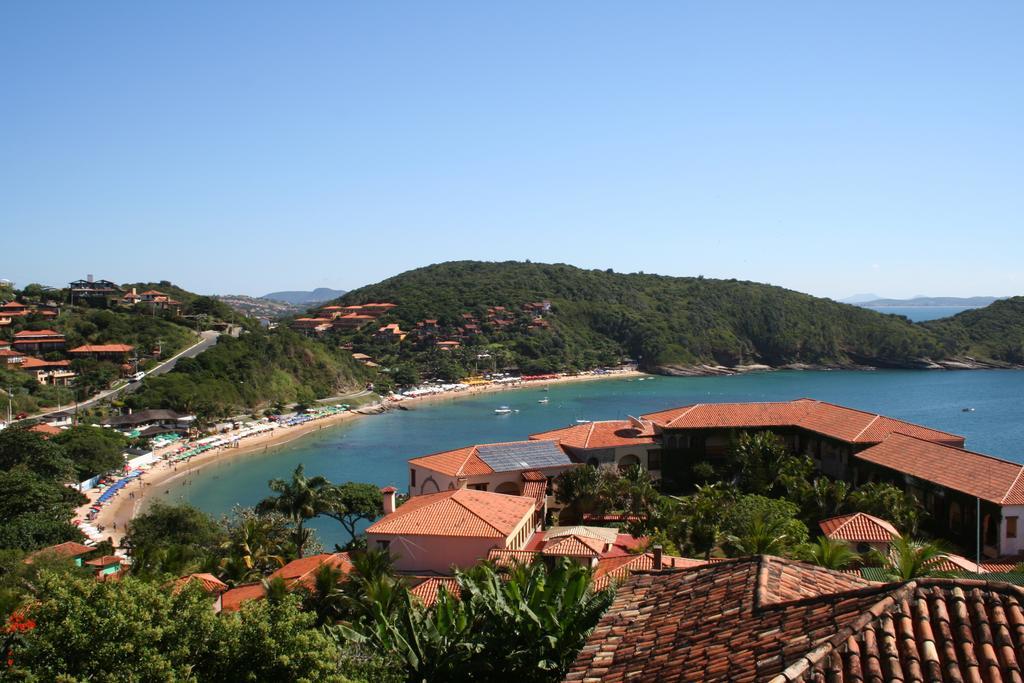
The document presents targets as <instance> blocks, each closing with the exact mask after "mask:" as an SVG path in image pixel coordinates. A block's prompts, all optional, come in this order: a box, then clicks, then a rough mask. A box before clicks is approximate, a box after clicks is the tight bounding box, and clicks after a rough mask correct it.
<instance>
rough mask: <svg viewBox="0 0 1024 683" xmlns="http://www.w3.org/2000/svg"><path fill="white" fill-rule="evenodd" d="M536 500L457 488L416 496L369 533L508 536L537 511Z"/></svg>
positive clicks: (371, 528) (387, 516)
mask: <svg viewBox="0 0 1024 683" xmlns="http://www.w3.org/2000/svg"><path fill="white" fill-rule="evenodd" d="M534 506H535V502H534V500H533V499H532V498H526V497H525V496H508V495H505V494H503V493H491V492H489V491H476V490H473V489H455V490H453V491H442V492H440V493H431V494H427V495H423V496H414V497H412V498H410V499H409V500H407V501H406V502H405V504H404V505H402V506H401V507H400V508H398V509H397V510H395V511H394V512H392V513H391V514H390V515H386V516H384V517H383V518H381V519H379V520H377V521H376V522H374V523H373V524H372V525H371V526H370V527H369V528H368V529H367V530H366V532H367V533H369V534H400V535H405V536H417V535H418V536H472V537H478V538H479V537H486V538H506V537H507V536H508V535H509V534H511V533H512V532H513V531H514V530H515V529H516V528H517V527H518V526H519V524H520V523H521V522H522V521H523V519H524V518H526V517H529V516H531V515H532V514H533V511H534Z"/></svg>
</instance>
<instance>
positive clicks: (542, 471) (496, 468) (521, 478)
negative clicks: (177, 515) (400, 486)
mask: <svg viewBox="0 0 1024 683" xmlns="http://www.w3.org/2000/svg"><path fill="white" fill-rule="evenodd" d="M575 466H576V464H575V463H573V461H572V460H571V459H570V458H569V456H568V455H566V452H565V450H563V449H562V448H561V447H560V446H559V445H558V443H557V442H555V441H553V440H544V441H538V440H534V441H513V442H509V443H492V444H483V445H477V446H466V447H465V448H457V449H455V450H452V451H442V452H440V453H434V454H432V455H424V456H422V457H419V458H412V459H411V460H409V495H410V496H421V495H425V494H431V493H437V492H439V491H451V490H455V489H463V488H466V489H473V490H476V491H493V492H495V493H504V494H507V495H512V496H529V497H531V498H534V499H537V500H538V501H539V502H540V503H542V507H544V508H547V509H552V510H554V509H556V508H558V507H559V506H558V504H557V503H556V501H555V495H554V494H555V491H554V484H553V482H554V479H555V477H557V476H558V475H559V474H561V473H562V472H564V471H566V470H568V469H570V468H572V467H575Z"/></svg>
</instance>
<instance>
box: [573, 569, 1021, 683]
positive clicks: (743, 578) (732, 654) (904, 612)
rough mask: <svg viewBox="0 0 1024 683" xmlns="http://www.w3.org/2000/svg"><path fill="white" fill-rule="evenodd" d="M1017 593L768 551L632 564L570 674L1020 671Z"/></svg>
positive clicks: (741, 676) (647, 677) (969, 677)
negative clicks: (866, 577)
mask: <svg viewBox="0 0 1024 683" xmlns="http://www.w3.org/2000/svg"><path fill="white" fill-rule="evenodd" d="M830 576H831V578H829V577H830ZM1022 602H1024V591H1022V590H1021V589H1020V588H1017V587H1015V586H1009V585H1007V584H998V583H985V582H982V581H976V580H968V579H918V580H915V581H911V582H908V583H903V584H869V583H868V582H866V581H863V580H857V579H856V578H855V577H849V576H844V575H842V574H839V573H836V572H830V571H828V570H824V569H815V568H812V567H810V566H809V565H802V564H799V563H795V562H792V561H788V560H781V559H778V558H768V557H760V558H747V559H742V560H731V561H726V562H721V563H716V564H711V565H708V566H706V567H698V568H695V569H688V570H683V571H678V572H667V573H665V572H663V573H650V574H639V575H634V576H632V577H631V578H630V579H628V580H627V581H626V582H625V583H623V584H622V585H621V586H620V587H619V589H618V591H617V594H616V598H615V601H614V603H613V605H612V607H611V608H610V609H609V610H608V611H607V612H606V613H605V615H604V616H603V617H602V619H601V621H600V623H599V624H598V626H597V627H596V628H595V629H594V631H593V632H592V633H591V635H590V637H589V638H588V641H587V644H586V645H585V646H584V648H583V649H582V651H581V652H580V654H579V656H578V657H577V659H576V662H575V663H574V664H573V666H572V667H571V669H570V672H569V675H568V676H567V677H566V679H565V680H566V681H593V682H595V683H596V682H597V681H601V682H602V683H603V682H611V683H615V682H617V681H627V680H628V681H655V680H656V681H697V680H700V681H737V682H744V681H771V682H772V683H784V682H786V681H835V682H836V683H842V682H844V681H895V680H899V681H923V680H929V681H1001V680H1016V681H1019V680H1021V654H1020V653H1022V652H1024V610H1022V608H1021V604H1022Z"/></svg>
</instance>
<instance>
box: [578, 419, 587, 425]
mask: <svg viewBox="0 0 1024 683" xmlns="http://www.w3.org/2000/svg"><path fill="white" fill-rule="evenodd" d="M576 424H578V425H585V424H590V420H576Z"/></svg>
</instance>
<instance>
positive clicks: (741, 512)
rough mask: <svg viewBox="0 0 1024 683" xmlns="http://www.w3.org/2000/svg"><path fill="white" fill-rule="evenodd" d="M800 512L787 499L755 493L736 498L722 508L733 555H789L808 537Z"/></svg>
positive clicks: (725, 531) (725, 528)
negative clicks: (799, 515) (800, 518)
mask: <svg viewBox="0 0 1024 683" xmlns="http://www.w3.org/2000/svg"><path fill="white" fill-rule="evenodd" d="M798 512H799V508H797V506H796V505H795V504H794V503H791V502H789V501H787V500H780V499H775V498H768V497H766V496H759V495H754V494H748V495H745V496H739V497H737V498H736V499H735V500H734V501H732V503H730V504H729V505H728V506H727V507H726V508H725V509H724V510H722V511H721V515H722V530H723V532H724V534H725V535H726V536H727V538H728V539H729V543H728V544H727V546H728V548H729V550H730V551H731V552H732V554H754V553H763V554H775V555H788V554H790V553H791V552H792V551H793V549H794V548H795V547H796V546H798V545H800V544H802V543H805V542H806V541H807V537H808V531H807V525H805V524H804V523H803V522H802V521H800V520H799V519H798V518H797V514H798Z"/></svg>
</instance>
